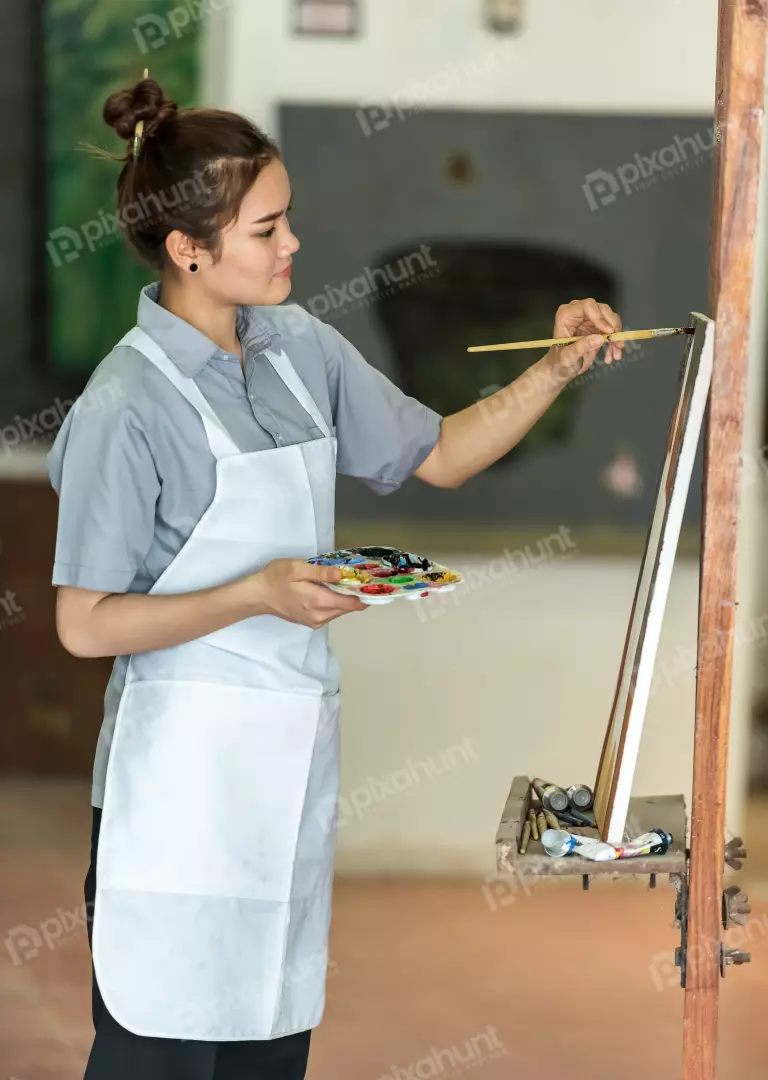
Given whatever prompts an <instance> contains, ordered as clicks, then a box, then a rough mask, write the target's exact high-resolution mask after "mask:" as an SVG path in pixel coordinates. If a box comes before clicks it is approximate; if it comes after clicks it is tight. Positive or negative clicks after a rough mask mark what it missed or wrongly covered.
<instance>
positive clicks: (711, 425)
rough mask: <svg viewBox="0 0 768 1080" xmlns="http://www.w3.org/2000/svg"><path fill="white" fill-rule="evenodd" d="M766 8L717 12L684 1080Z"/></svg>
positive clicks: (727, 650) (719, 830)
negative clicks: (711, 339)
mask: <svg viewBox="0 0 768 1080" xmlns="http://www.w3.org/2000/svg"><path fill="white" fill-rule="evenodd" d="M767 31H768V0H720V17H719V33H718V59H717V98H716V124H715V133H716V143H715V192H714V202H713V216H712V234H711V262H710V273H711V292H710V314H711V315H712V316H713V317H714V319H715V320H716V322H717V326H716V331H715V354H714V370H713V375H712V390H711V394H710V400H709V407H708V414H707V425H706V434H705V444H704V505H703V509H702V548H701V580H700V586H699V633H698V667H697V681H696V732H695V741H694V763H693V801H692V807H691V859H690V912H689V924H688V953H687V958H688V967H687V980H686V990H685V1021H684V1040H683V1078H684V1080H714V1077H715V1070H716V1058H717V1009H718V993H719V989H720V978H721V975H720V947H721V940H722V924H721V921H720V920H721V898H722V889H723V852H724V845H725V788H726V773H727V765H728V735H729V712H730V701H731V675H732V661H733V635H734V625H735V616H736V566H737V557H736V556H737V551H736V541H737V530H738V516H739V489H740V474H741V461H740V455H741V444H742V432H743V426H744V403H745V396H746V382H747V349H748V343H749V316H750V299H751V288H752V267H753V259H754V238H755V230H756V221H757V195H758V180H759V170H760V140H761V131H762V117H763V103H764V93H765V51H766V32H767Z"/></svg>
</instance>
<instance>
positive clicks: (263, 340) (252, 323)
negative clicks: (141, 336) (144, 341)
mask: <svg viewBox="0 0 768 1080" xmlns="http://www.w3.org/2000/svg"><path fill="white" fill-rule="evenodd" d="M159 295H160V282H159V281H153V282H152V284H151V285H146V286H145V287H144V288H143V289H142V290H141V294H140V295H139V310H138V316H137V320H136V321H137V323H138V325H139V326H140V327H141V329H142V330H144V331H145V332H146V333H147V334H149V336H150V337H151V338H152V339H153V341H156V342H157V344H158V345H159V346H160V348H161V349H162V350H163V352H165V353H167V355H168V356H169V357H170V359H171V360H172V361H173V362H174V364H175V365H176V367H177V368H178V369H179V371H181V373H182V375H187V376H189V377H190V378H192V377H193V376H195V375H197V374H198V373H199V372H200V371H202V369H203V368H204V367H205V365H206V364H207V363H208V361H209V360H210V359H211V358H212V357H213V356H215V355H217V354H221V355H226V354H225V351H224V349H222V348H220V347H219V346H218V345H217V344H216V343H215V342H214V341H211V339H210V338H208V337H206V336H205V334H203V333H202V332H201V331H200V330H196V329H195V327H194V326H190V324H189V323H188V322H185V321H184V320H183V319H180V318H179V317H178V315H174V314H173V312H172V311H168V310H167V308H164V307H161V306H160V304H159V303H158V302H157V301H158V297H159ZM237 336H238V337H239V338H240V344H241V345H242V346H243V349H248V350H249V351H251V352H263V350H264V349H267V348H269V349H274V350H275V351H279V350H280V343H281V336H280V334H279V333H278V332H277V331H276V330H275V329H274V327H273V326H270V325H269V323H268V322H267V321H266V320H265V319H264V318H263V317H262V316H261V315H260V314H259V309H258V307H253V306H251V307H239V308H238V309H237Z"/></svg>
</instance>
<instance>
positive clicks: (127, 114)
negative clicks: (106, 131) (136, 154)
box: [103, 79, 178, 144]
mask: <svg viewBox="0 0 768 1080" xmlns="http://www.w3.org/2000/svg"><path fill="white" fill-rule="evenodd" d="M176 112H178V106H177V105H176V102H175V101H169V100H168V99H167V98H166V96H165V94H164V93H163V90H162V87H161V86H160V84H159V83H156V82H155V80H154V79H142V80H141V82H138V83H136V85H135V86H134V87H133V89H132V90H117V91H116V92H115V93H114V94H110V95H109V97H108V98H107V100H106V101H105V102H104V113H103V116H104V120H105V121H106V123H107V124H109V126H110V127H111V128H114V129H115V131H116V132H117V134H118V135H119V136H120V138H121V139H126V140H129V141H130V142H131V144H132V143H133V133H134V131H135V130H136V125H137V124H138V122H139V120H143V121H144V137H145V138H146V137H148V136H149V135H151V134H152V132H153V131H154V130H155V128H156V127H157V126H158V125H159V124H160V123H161V122H162V121H163V120H164V119H165V118H166V117H167V116H171V115H173V114H174V113H176Z"/></svg>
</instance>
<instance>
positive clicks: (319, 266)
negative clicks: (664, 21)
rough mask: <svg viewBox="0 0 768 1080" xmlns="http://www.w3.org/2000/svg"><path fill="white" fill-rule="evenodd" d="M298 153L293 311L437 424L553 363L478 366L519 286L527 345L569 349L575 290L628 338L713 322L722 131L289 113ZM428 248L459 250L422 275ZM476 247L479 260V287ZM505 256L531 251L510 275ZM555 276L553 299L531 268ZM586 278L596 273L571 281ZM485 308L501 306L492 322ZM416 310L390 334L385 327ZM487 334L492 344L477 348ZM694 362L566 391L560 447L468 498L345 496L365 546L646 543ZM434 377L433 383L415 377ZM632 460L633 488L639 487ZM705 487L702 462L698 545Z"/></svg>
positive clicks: (526, 455)
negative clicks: (476, 536) (350, 346)
mask: <svg viewBox="0 0 768 1080" xmlns="http://www.w3.org/2000/svg"><path fill="white" fill-rule="evenodd" d="M279 138H280V141H281V144H282V147H283V150H284V154H285V160H286V164H287V166H288V169H289V172H290V175H291V183H292V190H293V195H294V209H293V212H292V215H291V224H292V227H293V228H294V230H295V231H296V233H297V235H298V237H299V240H300V241H301V244H302V247H301V250H300V252H299V253H298V255H297V257H296V259H295V263H294V276H293V283H294V284H293V294H292V299H294V300H295V301H296V302H298V303H301V304H303V305H304V306H305V307H307V308H308V310H310V311H313V312H315V313H316V314H317V315H318V317H321V318H323V319H324V320H325V321H327V322H332V324H333V325H334V326H335V327H336V328H337V329H338V330H339V332H340V333H342V334H343V335H344V336H345V337H347V338H349V339H350V340H351V341H352V342H353V343H354V344H355V345H356V346H357V347H358V348H359V349H360V350H361V351H362V353H363V355H364V356H365V357H366V359H367V360H368V361H369V362H370V363H372V364H374V366H376V367H378V368H379V369H380V370H381V371H383V372H384V373H385V374H386V375H387V376H388V377H390V378H392V379H393V380H394V381H395V382H397V383H398V384H399V385H401V386H402V387H403V388H404V389H406V390H408V387H409V386H418V387H419V393H418V394H414V396H418V397H419V399H420V400H424V401H425V402H426V404H430V405H433V407H436V408H438V403H439V402H440V401H448V400H450V401H451V402H454V403H455V402H457V401H458V402H460V405H459V407H465V406H468V405H471V404H472V403H473V402H474V401H477V400H479V399H480V398H481V397H482V396H483V395H484V393H487V392H489V384H490V387H491V389H492V387H493V385H494V384H498V385H503V384H504V382H506V381H511V379H512V378H514V376H515V374H516V373H517V369H516V368H515V364H516V363H519V362H520V358H522V362H523V363H524V364H525V365H527V364H530V363H533V362H534V361H535V360H536V359H537V358H538V357H539V356H540V355H542V354H541V353H536V352H533V353H522V354H517V357H515V354H514V353H507V354H503V353H499V354H486V355H495V356H497V357H502V358H504V357H505V356H506V358H507V359H506V360H505V361H503V362H506V363H508V364H509V368H508V369H507V368H502V367H498V368H496V369H495V371H496V374H491V373H489V371H488V369H486V368H473V367H472V365H473V364H477V363H478V361H477V359H476V357H475V358H473V354H467V353H466V347H467V346H468V345H470V344H482V343H490V342H493V341H503V340H514V338H512V337H510V338H507V337H497V336H495V333H496V331H497V329H498V327H499V326H500V325H501V321H500V320H501V319H502V318H503V311H502V312H501V314H500V309H502V308H503V286H504V283H505V282H508V283H509V286H508V287H509V297H510V308H511V309H514V308H515V304H516V297H517V307H518V309H519V310H517V311H515V312H511V313H510V318H513V316H514V319H516V320H517V321H516V322H514V326H518V325H519V326H520V329H521V330H525V332H524V333H523V332H521V333H520V334H519V335H516V336H518V337H520V338H536V337H548V336H550V335H551V332H552V320H553V318H554V314H555V308H556V306H557V303H566V302H568V301H570V300H574V299H578V298H582V297H583V296H588V295H592V294H591V292H586V293H583V294H579V293H573V292H572V291H569V290H573V289H576V288H578V287H579V283H581V282H586V283H587V284H585V286H584V287H586V288H590V287H591V286H590V284H588V283H589V282H594V281H598V282H601V281H605V282H609V283H610V288H608V286H607V285H606V286H605V288H606V290H607V291H609V292H610V295H611V300H610V302H611V303H612V305H613V306H614V307H615V308H616V310H618V311H619V312H620V314H621V315H622V317H623V319H624V325H625V326H626V327H629V328H633V327H634V328H643V327H649V326H669V325H679V324H680V322H681V321H682V320H684V319H685V318H686V316H687V313H688V312H689V311H691V310H699V311H705V312H706V307H707V269H708V227H709V218H710V207H711V185H712V145H713V141H714V132H713V122H712V118H711V117H709V116H706V115H702V116H686V117H683V116H666V117H665V116H650V115H649V116H642V115H637V116H623V115H622V116H617V115H589V116H587V115H554V114H552V115H548V114H539V113H537V114H524V113H509V112H482V111H431V110H425V111H421V112H418V113H402V114H400V115H398V114H397V113H396V112H393V111H392V110H390V111H389V115H387V111H386V109H385V108H382V109H380V110H379V111H378V112H375V113H374V112H373V111H372V107H371V109H369V110H368V111H366V110H360V109H356V108H354V107H352V106H350V107H349V108H346V107H339V106H317V105H311V104H306V105H304V104H289V105H284V106H283V107H282V108H281V110H280V115H279ZM421 245H425V246H426V247H428V248H429V249H430V251H431V254H432V255H436V253H438V252H443V253H444V255H445V260H446V261H445V263H444V265H442V266H441V265H439V259H438V260H436V261H437V262H438V266H437V268H436V269H435V268H434V267H429V271H428V272H425V273H424V274H422V275H420V274H419V272H418V265H419V264H418V257H417V253H418V252H419V251H420V250H421ZM461 245H466V246H467V249H468V250H469V249H470V248H471V249H472V251H473V254H472V259H471V261H470V260H469V259H468V260H466V273H465V274H464V277H462V272H461V257H460V255H459V256H457V254H456V253H457V251H458V252H460V250H461ZM526 250H527V251H528V252H529V255H530V258H529V259H528V260H526V258H525V252H526ZM505 251H513V253H514V252H516V254H514V258H510V259H509V261H508V264H507V271H506V272H505V271H504V269H503V267H504V258H505V257H506V256H505V255H504V252H505ZM445 253H447V254H445ZM521 253H522V256H521ZM409 254H410V256H411V262H412V266H413V267H414V268H415V269H414V270H413V272H412V273H411V274H406V277H405V282H404V283H397V282H394V283H392V284H391V285H385V283H384V278H383V277H382V276H381V275H380V274H377V271H379V270H381V269H382V268H387V267H389V269H390V271H391V272H392V276H393V277H397V276H398V274H400V273H401V271H402V268H403V265H404V264H401V263H400V262H399V259H400V258H401V257H402V256H403V255H409ZM536 261H538V263H539V264H540V265H539V267H538V269H537V270H536V281H537V282H538V284H537V285H536V286H535V287H534V284H533V283H532V280H530V279H531V277H533V275H532V274H531V275H527V267H528V266H533V264H534V262H536ZM547 262H548V263H549V266H550V267H551V268H553V269H552V270H551V271H548V270H547V269H546V265H545V264H546V263H547ZM568 263H572V264H573V265H574V266H576V267H578V265H579V263H581V264H583V266H584V268H586V270H588V271H589V273H588V274H587V273H586V272H579V273H577V274H575V276H574V275H570V276H569V274H568V273H567V272H566V268H567V267H566V264H568ZM547 275H549V277H548V278H547ZM546 280H549V281H550V289H549V294H547V293H546V291H542V289H543V284H544V283H545V282H546ZM366 281H367V282H368V285H367V286H366V284H365V282H366ZM353 282H357V284H356V285H354V286H353V285H352V283H353ZM484 283H485V284H486V285H487V287H486V288H484V287H483V284H484ZM396 292H397V293H398V299H397V300H395V297H394V293H396ZM561 292H562V295H559V294H560V293H561ZM354 293H357V294H358V296H357V297H355V295H354ZM470 293H471V297H470ZM385 294H386V295H385ZM550 294H551V295H550ZM484 295H485V296H489V297H490V296H492V298H493V299H492V303H485V304H484V302H483V299H482V298H483V296H484ZM520 296H522V297H523V300H522V301H521V300H520ZM556 296H558V297H559V299H558V300H557V303H556V302H555V297H556ZM420 298H421V299H420ZM500 298H501V299H500ZM542 298H544V299H542ZM596 298H597V299H598V300H600V299H601V296H597V297H596ZM544 300H546V302H544ZM420 303H421V305H422V306H421V309H420V308H419V304H420ZM398 305H399V310H398V312H397V313H396V315H395V317H390V318H389V325H387V324H386V323H387V320H386V318H385V315H386V313H387V312H391V310H392V309H393V308H394V307H395V306H398ZM441 305H442V306H441ZM419 310H421V311H422V312H423V318H421V319H420V318H419ZM526 310H529V312H530V316H531V317H530V318H529V319H528V320H527V322H526V321H525V318H524V314H525V311H526ZM440 311H442V312H443V313H444V318H443V320H442V322H441V319H440V316H439V312H440ZM462 320H463V321H462ZM446 323H447V324H448V326H449V328H450V333H449V334H448V333H447V331H446V326H445V325H443V324H446ZM523 324H524V325H523ZM484 325H487V327H488V330H487V334H485V335H483V334H482V333H481V334H480V336H478V334H479V332H481V331H482V328H483V326H484ZM425 327H427V328H428V329H429V331H430V333H429V335H427V334H426V332H425ZM462 327H463V329H462ZM409 335H410V337H409ZM427 339H431V340H433V341H434V340H438V341H439V342H440V351H439V353H435V354H430V355H428V356H427V357H426V360H425V359H424V356H425V346H424V341H425V340H427ZM444 339H445V340H444ZM427 351H428V350H427ZM443 356H444V361H443V360H441V357H443ZM682 357H683V348H682V346H681V344H680V341H679V339H672V340H665V341H657V342H650V343H647V344H646V343H643V346H642V348H635V349H634V350H628V355H627V359H626V361H624V362H622V364H621V365H618V366H617V367H616V368H614V369H613V370H611V369H605V368H603V369H599V370H596V372H595V373H593V375H592V376H591V377H590V378H589V379H587V380H585V381H583V382H582V383H581V384H578V383H577V384H574V386H573V388H569V389H568V390H566V391H565V392H564V394H563V395H562V396H563V397H569V398H570V402H569V403H568V405H567V407H566V406H563V408H562V410H561V413H560V416H559V419H558V422H557V423H554V424H553V425H552V430H551V437H548V438H539V439H538V441H537V439H535V438H534V439H531V440H529V443H528V444H523V446H522V447H521V448H520V451H519V452H518V453H517V454H513V455H510V457H509V459H508V460H505V461H504V462H502V463H500V464H499V465H497V466H495V467H493V468H491V469H489V470H487V471H486V472H485V473H483V474H481V475H480V476H478V477H476V478H474V479H473V480H471V481H470V482H468V483H467V484H465V485H464V486H463V487H461V488H460V489H459V490H458V491H448V492H446V491H438V490H435V489H431V488H428V487H426V486H425V485H422V484H419V483H418V482H417V481H413V482H410V483H408V484H406V485H405V486H404V487H403V488H402V489H401V490H400V491H399V492H396V493H394V494H392V495H389V496H387V497H386V498H380V497H378V496H376V495H374V494H373V493H371V492H369V491H368V490H367V489H366V488H365V487H364V486H362V485H361V484H359V483H357V482H355V481H352V480H345V479H344V478H342V479H341V482H340V485H339V496H338V513H339V517H340V518H342V519H344V520H346V521H350V522H352V523H354V522H355V521H358V522H360V523H361V525H362V524H363V523H365V526H366V529H368V528H369V527H372V528H375V526H376V523H377V522H382V523H385V522H388V521H395V520H397V521H402V520H407V521H410V522H415V523H422V524H428V523H443V524H444V525H449V526H451V528H457V527H459V526H466V525H468V524H469V523H473V524H477V525H480V526H483V527H486V528H489V529H494V528H496V529H499V530H501V531H502V532H503V531H505V530H510V529H513V528H514V529H524V528H539V527H546V528H552V529H554V530H556V529H557V528H558V527H559V526H560V525H566V526H568V527H571V528H574V529H581V530H584V529H587V528H596V529H605V530H619V531H620V530H629V531H634V532H635V533H636V534H637V536H638V537H640V538H642V536H643V535H644V532H645V529H646V527H647V523H648V521H649V520H650V517H651V515H652V512H653V498H654V485H655V478H656V476H658V472H659V469H660V467H661V463H662V460H663V456H664V444H665V438H666V426H667V423H668V420H669V414H670V410H671V408H672V407H673V404H674V398H675V393H676V387H677V380H678V377H679V371H680V364H681V361H682ZM420 358H421V359H420ZM441 363H442V364H443V367H442V370H441V367H440V365H441ZM420 364H422V371H421V376H422V377H421V378H418V377H414V372H415V373H416V375H418V374H419V373H418V371H416V369H417V368H418V366H419V365H420ZM425 364H428V365H430V366H429V368H428V370H426V369H425V368H424V365H425ZM505 375H506V376H507V378H505ZM441 380H442V381H447V382H449V383H450V386H449V387H448V388H446V386H445V385H442V382H441ZM430 382H431V384H432V385H433V386H434V387H435V393H434V395H430V392H429V384H430ZM425 387H426V389H425ZM447 389H449V390H450V394H448V393H447V392H446V391H447ZM457 395H458V396H457ZM452 408H453V406H452ZM438 411H441V410H440V409H439V408H438ZM627 462H630V463H631V464H632V467H633V469H634V477H632V476H630V478H629V480H630V481H631V482H628V483H626V484H625V485H624V487H622V483H621V482H619V481H621V478H622V474H621V469H622V468H623V467H624V466H625V465H626V463H627ZM612 466H613V467H614V472H615V473H616V475H617V476H618V480H617V481H616V482H615V483H614V481H613V476H614V472H611V471H610V470H611V467H612ZM625 471H626V470H625ZM699 479H700V462H697V465H696V469H695V472H694V478H693V482H692V484H691V496H690V499H689V503H688V507H687V510H686V517H685V523H684V525H685V526H688V527H689V528H690V527H695V523H696V521H697V519H698V515H699V513H700V494H699ZM366 535H370V532H367V533H366ZM640 544H641V546H640V550H642V539H641V540H640Z"/></svg>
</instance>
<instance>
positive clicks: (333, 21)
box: [293, 0, 360, 37]
mask: <svg viewBox="0 0 768 1080" xmlns="http://www.w3.org/2000/svg"><path fill="white" fill-rule="evenodd" d="M293 32H294V33H295V34H297V35H299V36H307V37H316V36H318V37H357V36H358V34H359V33H360V0H294V10H293Z"/></svg>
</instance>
